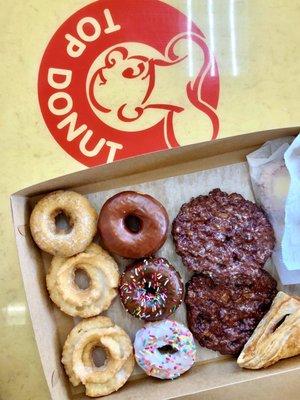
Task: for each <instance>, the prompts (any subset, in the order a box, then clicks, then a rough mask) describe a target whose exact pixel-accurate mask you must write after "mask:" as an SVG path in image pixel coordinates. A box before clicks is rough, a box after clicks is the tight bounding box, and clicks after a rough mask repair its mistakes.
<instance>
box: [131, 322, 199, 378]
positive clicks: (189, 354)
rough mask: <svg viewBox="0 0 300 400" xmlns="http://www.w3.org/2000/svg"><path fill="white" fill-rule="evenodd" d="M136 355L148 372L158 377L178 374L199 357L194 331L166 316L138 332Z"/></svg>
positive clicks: (169, 376)
mask: <svg viewBox="0 0 300 400" xmlns="http://www.w3.org/2000/svg"><path fill="white" fill-rule="evenodd" d="M134 352H135V359H136V361H137V363H138V364H139V366H140V367H141V368H142V369H143V370H144V371H145V372H146V374H147V375H150V376H154V377H155V378H159V379H174V378H178V377H179V376H180V375H182V374H183V373H184V372H186V371H188V370H189V369H190V368H191V367H192V365H193V364H194V362H195V360H196V346H195V342H194V338H193V335H192V333H191V332H190V331H189V330H188V329H187V328H186V327H185V326H184V325H182V324H180V323H179V322H176V321H172V320H170V319H167V320H165V321H159V322H154V323H149V324H146V325H145V326H144V327H143V328H142V329H140V330H139V331H138V332H137V333H136V336H135V341H134Z"/></svg>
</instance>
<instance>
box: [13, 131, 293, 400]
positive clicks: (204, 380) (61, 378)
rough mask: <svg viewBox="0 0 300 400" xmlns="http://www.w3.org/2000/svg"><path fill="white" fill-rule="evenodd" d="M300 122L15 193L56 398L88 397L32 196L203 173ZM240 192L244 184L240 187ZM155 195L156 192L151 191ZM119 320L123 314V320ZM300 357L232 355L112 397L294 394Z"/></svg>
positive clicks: (37, 328) (26, 271) (27, 274)
mask: <svg viewBox="0 0 300 400" xmlns="http://www.w3.org/2000/svg"><path fill="white" fill-rule="evenodd" d="M298 131H299V128H298V127H295V128H284V129H277V130H272V131H264V132H256V133H251V134H246V135H241V136H235V137H230V138H226V139H220V140H216V141H210V142H205V143H199V144H195V145H191V146H186V147H181V148H177V149H173V150H167V151H161V152H156V153H151V154H147V155H143V156H139V157H135V158H130V159H126V160H122V161H118V162H114V163H112V164H107V165H102V166H99V167H95V168H91V169H86V170H83V171H80V172H76V173H73V174H69V175H65V176H62V177H59V178H56V179H52V180H50V181H47V182H42V183H40V184H37V185H34V186H31V187H29V188H25V189H23V190H20V191H19V192H16V193H14V194H13V195H12V196H11V207H12V214H13V224H14V231H15V237H16V243H17V248H18V254H19V260H20V267H21V272H22V276H23V281H24V287H25V291H26V296H27V301H28V307H29V310H30V315H31V319H32V325H33V329H34V334H35V338H36V343H37V346H38V350H39V354H40V358H41V363H42V367H43V370H44V373H45V377H46V380H47V383H48V387H49V391H50V394H51V398H52V399H54V400H65V399H87V397H86V396H85V395H84V393H83V391H80V392H76V391H75V392H74V390H73V389H72V387H71V384H70V383H69V380H68V378H67V376H66V374H65V372H64V369H63V366H62V364H61V361H60V359H61V350H62V348H61V344H60V340H59V326H58V322H57V318H55V313H54V308H55V306H54V304H53V303H52V302H51V300H50V298H49V296H48V293H47V290H46V286H45V272H44V268H43V256H42V254H41V251H40V250H39V249H38V248H37V246H36V245H35V244H34V243H33V241H32V238H31V235H30V230H29V225H28V221H29V216H30V212H31V208H32V200H33V199H34V198H36V197H37V196H40V195H43V194H45V193H48V192H51V191H53V190H57V189H73V190H75V191H78V192H79V193H82V194H88V193H91V192H94V191H95V190H100V189H97V188H101V191H104V190H111V189H114V188H118V189H119V190H120V191H121V190H122V187H124V186H128V185H134V184H137V183H142V182H152V181H153V182H154V181H156V180H158V179H162V178H167V177H172V176H180V175H183V174H189V173H194V172H196V171H204V170H210V169H212V168H216V167H221V166H226V165H231V164H236V163H241V162H245V156H246V155H247V154H248V153H250V152H251V151H253V150H254V149H256V148H258V147H259V146H261V145H262V144H263V143H265V142H266V141H267V140H270V139H275V138H278V137H284V136H288V135H296V134H297V133H298ZM236 191H237V192H238V191H239V188H238V187H237V188H236ZM149 194H151V193H149ZM115 322H116V323H118V321H117V320H115ZM299 393H300V357H293V358H291V359H287V360H284V361H280V362H278V363H277V364H275V365H273V366H272V367H269V368H267V369H263V370H258V371H251V370H243V369H241V368H239V367H238V366H237V364H236V360H235V359H234V358H231V357H219V358H215V359H212V360H209V361H205V362H201V361H200V362H198V363H197V364H196V365H195V366H194V367H193V368H192V369H191V370H190V371H189V372H187V373H185V374H184V375H182V376H181V377H180V378H179V379H176V380H174V381H160V380H158V379H152V378H149V377H146V376H144V375H142V376H139V377H138V378H134V379H132V380H130V381H129V382H127V384H126V385H125V386H124V387H123V388H121V389H120V390H119V391H118V392H116V393H114V394H112V395H109V396H107V398H109V399H113V400H117V399H124V400H125V399H128V400H138V399H141V398H143V400H150V399H157V400H166V399H183V398H184V399H188V400H191V399H207V400H209V399H222V400H226V399H230V400H234V399H239V400H243V399H254V398H255V399H263V400H267V399H273V400H276V399H279V398H280V399H287V398H289V399H290V400H293V399H295V400H296V399H298V398H300V394H299Z"/></svg>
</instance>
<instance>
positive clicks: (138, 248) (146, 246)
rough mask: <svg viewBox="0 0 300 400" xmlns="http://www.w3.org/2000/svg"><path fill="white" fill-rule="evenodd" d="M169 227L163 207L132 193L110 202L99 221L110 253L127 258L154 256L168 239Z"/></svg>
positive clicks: (124, 193) (112, 199)
mask: <svg viewBox="0 0 300 400" xmlns="http://www.w3.org/2000/svg"><path fill="white" fill-rule="evenodd" d="M132 222H133V223H132ZM133 225H134V226H133ZM168 226H169V218H168V214H167V211H166V210H165V208H164V206H163V205H162V204H161V203H159V202H158V201H157V200H155V199H154V198H153V197H151V196H149V195H147V194H140V193H136V192H132V191H128V192H121V193H118V194H116V195H115V196H113V197H111V198H110V199H109V200H107V201H106V203H105V204H104V205H103V207H102V209H101V212H100V216H99V220H98V229H99V232H100V235H101V238H102V241H103V243H104V245H105V247H106V248H107V250H108V251H110V252H112V253H115V254H118V255H119V256H122V257H125V258H142V257H145V256H149V255H152V254H153V253H155V252H156V251H157V250H158V249H159V248H160V247H161V246H162V245H163V244H164V242H165V240H166V238H167V231H168Z"/></svg>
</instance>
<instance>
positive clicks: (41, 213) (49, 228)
mask: <svg viewBox="0 0 300 400" xmlns="http://www.w3.org/2000/svg"><path fill="white" fill-rule="evenodd" d="M59 214H64V215H65V216H66V217H67V219H68V222H69V225H70V230H69V231H66V230H61V229H59V228H58V227H57V226H56V223H55V218H56V217H57V216H58V215H59ZM30 229H31V234H32V237H33V239H34V241H35V243H36V244H37V245H38V246H39V247H40V248H41V249H42V250H44V251H46V252H47V253H50V254H53V255H59V256H62V257H71V256H73V255H74V254H77V253H80V252H81V251H83V250H85V249H86V247H87V246H88V245H89V244H90V243H91V242H92V240H93V237H94V235H95V233H96V230H97V212H96V210H95V209H94V208H93V207H92V206H91V204H90V202H89V201H88V200H87V199H86V198H85V197H83V196H82V195H80V194H79V193H76V192H71V191H64V190H58V191H56V192H52V193H50V194H48V195H47V196H45V197H43V198H42V199H41V200H40V201H39V202H38V203H37V204H36V206H35V207H34V209H33V211H32V213H31V216H30Z"/></svg>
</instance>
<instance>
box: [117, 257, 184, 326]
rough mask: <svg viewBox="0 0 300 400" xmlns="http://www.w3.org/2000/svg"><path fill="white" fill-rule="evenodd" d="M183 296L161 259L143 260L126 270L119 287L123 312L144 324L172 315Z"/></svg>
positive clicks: (173, 274)
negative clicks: (124, 310) (142, 321)
mask: <svg viewBox="0 0 300 400" xmlns="http://www.w3.org/2000/svg"><path fill="white" fill-rule="evenodd" d="M183 292H184V286H183V282H182V279H181V277H180V275H179V273H178V272H177V271H176V269H175V268H174V267H173V266H172V265H170V264H169V263H168V261H167V260H166V259H164V258H145V259H143V260H140V261H137V262H136V263H134V264H131V265H129V266H127V268H126V270H125V271H124V273H123V274H122V276H121V280H120V286H119V294H120V298H121V301H122V303H123V305H124V307H125V309H126V311H128V312H129V313H130V314H131V315H133V316H134V317H136V318H139V319H142V320H145V321H158V320H161V319H165V318H167V317H168V316H169V315H171V314H172V313H174V312H175V310H176V309H177V308H178V307H179V305H180V304H181V303H182V301H183Z"/></svg>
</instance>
